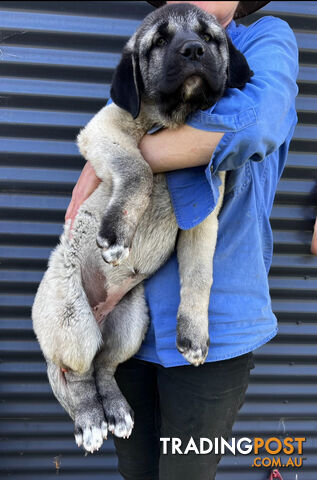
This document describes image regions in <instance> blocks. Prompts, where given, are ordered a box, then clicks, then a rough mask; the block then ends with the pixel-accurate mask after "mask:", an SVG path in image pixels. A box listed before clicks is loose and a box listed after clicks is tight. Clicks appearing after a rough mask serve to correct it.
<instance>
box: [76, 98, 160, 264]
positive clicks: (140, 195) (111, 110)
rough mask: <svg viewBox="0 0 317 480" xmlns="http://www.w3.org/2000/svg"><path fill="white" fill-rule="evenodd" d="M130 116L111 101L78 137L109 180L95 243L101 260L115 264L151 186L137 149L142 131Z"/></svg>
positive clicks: (98, 170) (121, 256)
mask: <svg viewBox="0 0 317 480" xmlns="http://www.w3.org/2000/svg"><path fill="white" fill-rule="evenodd" d="M144 133H145V132H143V131H142V130H141V129H140V128H137V126H136V125H135V122H134V120H133V118H132V117H131V115H130V114H129V113H127V112H125V111H124V110H122V109H120V108H119V107H117V106H116V105H114V104H112V105H109V106H107V107H105V108H103V109H102V110H101V111H100V112H98V113H97V114H96V115H95V116H94V117H93V118H92V120H91V121H90V122H89V123H88V125H87V126H86V127H85V128H84V129H83V130H82V131H81V132H80V134H79V136H78V146H79V148H80V151H81V153H82V154H83V156H84V157H85V158H86V160H89V162H90V163H91V164H92V166H93V168H94V170H95V172H96V174H97V176H98V177H99V178H100V179H101V180H102V181H103V182H108V183H109V181H111V182H112V193H111V199H110V202H109V204H108V205H107V208H106V210H105V213H104V215H103V218H102V221H101V226H100V229H99V234H98V237H97V243H98V245H99V247H100V248H102V250H103V251H102V256H103V258H104V260H105V261H106V262H108V263H112V264H113V265H118V264H119V263H120V262H121V261H123V260H124V259H125V258H126V257H127V256H128V255H129V247H130V246H131V242H132V238H133V235H134V233H135V230H136V227H137V225H138V223H139V220H140V218H141V216H142V215H143V213H144V211H145V210H146V208H147V206H148V203H149V200H150V195H151V192H152V187H153V173H152V170H151V168H150V166H149V165H148V164H147V162H146V161H145V160H144V158H143V157H142V155H141V152H140V150H139V149H138V146H137V145H138V141H139V140H140V138H141V137H142V134H144Z"/></svg>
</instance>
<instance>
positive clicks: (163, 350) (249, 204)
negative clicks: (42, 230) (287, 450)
mask: <svg viewBox="0 0 317 480" xmlns="http://www.w3.org/2000/svg"><path fill="white" fill-rule="evenodd" d="M150 3H153V4H156V6H160V5H163V4H164V3H165V2H150ZM166 3H168V4H169V3H181V2H166ZM185 3H192V4H195V5H196V6H198V7H200V8H202V9H203V10H205V11H207V13H210V14H213V15H215V16H216V17H217V19H218V21H219V22H220V23H221V25H222V26H223V27H224V28H226V31H227V34H228V36H229V37H230V38H231V40H232V42H233V44H234V45H235V47H236V48H237V49H239V50H240V51H241V52H242V53H243V54H244V55H245V57H246V59H247V61H248V63H249V65H250V68H251V69H252V70H253V72H254V76H253V77H252V79H251V81H250V83H248V84H247V85H246V86H245V88H243V89H242V90H238V89H230V91H229V90H228V91H227V92H226V94H225V96H224V97H223V98H222V99H221V100H219V101H218V102H217V104H216V105H215V106H214V107H212V108H211V109H209V110H205V111H199V112H197V113H196V114H194V115H192V116H190V117H189V118H188V120H187V123H186V125H184V126H181V127H180V128H178V129H177V130H168V129H165V130H160V131H158V132H156V133H155V134H152V135H151V134H148V135H145V136H144V137H143V139H142V140H141V143H140V149H141V152H142V154H143V156H144V158H145V160H146V161H147V162H148V163H149V164H150V166H151V168H152V170H153V172H154V173H158V172H168V173H167V182H168V187H169V192H170V196H171V200H172V203H173V207H174V212H175V215H176V219H177V222H178V225H179V227H180V228H181V229H189V228H193V227H194V226H195V225H197V224H198V223H199V222H201V221H202V220H203V219H204V218H206V216H207V215H208V214H209V213H210V212H211V211H212V210H213V208H214V206H215V203H216V199H217V198H216V197H217V186H218V172H219V171H222V170H226V171H227V178H226V190H225V198H224V203H223V207H222V211H221V212H220V215H219V231H218V242H217V248H216V252H215V256H214V272H213V275H214V283H213V286H212V290H211V296H210V309H209V319H210V348H209V354H208V356H207V359H206V362H205V363H204V364H203V365H201V366H199V367H194V366H192V365H189V364H188V363H186V361H185V359H184V358H183V357H182V355H181V354H180V353H179V352H178V351H177V349H176V344H175V337H176V313H177V307H178V304H179V289H180V285H179V278H178V268H177V259H176V255H172V257H171V258H170V259H169V261H168V262H167V263H166V264H165V265H164V266H163V267H162V268H161V269H160V270H159V271H158V272H157V273H156V274H155V275H153V276H152V277H151V278H150V279H149V280H147V281H146V282H145V292H146V299H147V303H148V307H149V312H150V317H151V324H150V327H149V330H148V333H147V335H146V338H145V340H144V342H143V344H142V346H141V349H140V350H139V352H138V353H137V355H135V357H133V358H132V359H130V360H128V361H127V362H125V363H123V364H121V365H120V366H119V367H118V369H117V372H116V380H117V383H118V385H119V387H120V389H121V391H122V393H123V394H124V396H125V397H126V399H127V401H128V402H129V404H130V406H131V407H132V409H133V410H134V414H135V425H134V429H133V431H132V434H131V437H130V438H129V439H121V438H114V442H115V446H116V451H117V454H118V459H119V471H120V473H121V474H122V476H123V478H124V479H126V480H158V479H160V480H169V479H173V480H187V479H192V478H194V477H196V478H199V479H200V480H207V479H208V480H211V479H213V478H215V474H216V469H217V465H218V462H219V460H220V458H221V454H220V453H215V452H211V453H209V454H208V455H203V454H197V452H195V451H193V450H192V451H189V453H187V454H186V455H183V454H182V453H183V452H182V450H183V451H184V449H185V447H186V446H187V445H188V443H189V442H190V440H191V438H193V439H194V441H195V442H196V444H199V439H200V438H209V439H210V440H211V441H214V439H215V438H220V437H222V438H229V437H230V434H231V430H232V426H233V424H234V421H235V419H236V416H237V413H238V411H239V409H240V407H241V406H242V404H243V401H244V397H245V392H246V389H247V386H248V381H249V373H250V369H251V368H253V360H252V351H253V350H254V349H256V348H258V347H260V346H261V345H263V344H265V343H266V342H268V341H269V340H270V339H271V338H273V337H274V336H275V335H276V333H277V326H276V323H277V322H276V317H275V316H274V314H273V312H272V308H271V301H270V295H269V287H268V279H267V275H268V271H269V268H270V265H271V258H272V232H271V228H270V223H269V215H270V212H271V208H272V204H273V200H274V195H275V191H276V186H277V183H278V181H279V178H280V176H281V174H282V171H283V168H284V166H285V162H286V158H287V152H288V148H289V143H290V141H291V138H292V135H293V132H294V128H295V125H296V122H297V116H296V111H295V97H296V95H297V91H298V89H297V85H296V78H297V74H298V53H297V45H296V40H295V37H294V34H293V32H292V31H291V29H290V28H289V26H288V25H287V23H285V22H283V21H282V20H280V19H277V18H273V17H265V18H262V19H261V20H259V21H257V22H255V23H254V24H252V25H251V26H249V27H244V26H242V25H239V26H237V25H236V23H235V21H234V20H233V19H234V18H241V17H243V16H246V15H248V14H249V13H252V12H253V11H255V10H257V9H259V8H261V6H263V5H264V4H266V3H268V2H231V1H229V2H222V1H217V2H213V1H211V2H209V1H208V2H204V1H202V2H200V1H193V2H185ZM157 4H159V5H157ZM205 41H206V39H205ZM98 184H99V179H98V178H97V177H96V175H95V173H94V171H93V169H92V167H91V166H90V164H89V163H87V164H86V165H85V167H84V169H83V172H82V174H81V176H80V178H79V180H78V182H77V185H76V187H75V188H74V191H73V196H72V201H71V203H70V205H69V208H68V210H67V213H66V220H71V221H73V220H74V218H75V215H76V212H77V210H78V208H79V206H80V205H81V204H82V203H83V202H84V201H85V200H86V199H87V198H88V197H89V195H90V194H91V193H92V192H93V191H94V190H95V189H96V188H97V186H98ZM160 438H170V439H171V438H176V439H177V440H178V445H179V449H178V450H177V451H176V452H173V451H172V450H171V449H170V448H169V447H167V451H163V448H162V447H163V445H162V442H160Z"/></svg>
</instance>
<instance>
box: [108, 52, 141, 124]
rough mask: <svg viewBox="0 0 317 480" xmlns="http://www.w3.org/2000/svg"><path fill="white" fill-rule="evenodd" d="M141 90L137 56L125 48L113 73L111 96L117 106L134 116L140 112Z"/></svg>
mask: <svg viewBox="0 0 317 480" xmlns="http://www.w3.org/2000/svg"><path fill="white" fill-rule="evenodd" d="M142 90H143V82H142V77H141V72H140V67H139V61H138V58H137V56H135V55H133V53H132V51H129V50H127V49H126V50H124V51H123V54H122V58H121V61H120V63H119V65H118V66H117V68H116V70H115V72H114V75H113V79H112V85H111V90H110V95H111V98H112V100H113V101H114V103H116V104H117V105H118V106H119V107H121V108H123V109H124V110H127V111H128V112H129V113H131V115H132V117H133V118H136V117H137V116H138V115H139V112H140V104H141V93H142Z"/></svg>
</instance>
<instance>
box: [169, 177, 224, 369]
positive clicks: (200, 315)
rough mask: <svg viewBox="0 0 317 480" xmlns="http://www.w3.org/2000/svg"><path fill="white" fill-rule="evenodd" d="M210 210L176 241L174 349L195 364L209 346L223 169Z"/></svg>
mask: <svg viewBox="0 0 317 480" xmlns="http://www.w3.org/2000/svg"><path fill="white" fill-rule="evenodd" d="M220 178H221V181H222V184H221V186H220V187H219V200H218V203H217V205H216V208H215V209H214V211H213V212H212V213H211V214H210V215H209V216H208V217H207V218H206V219H205V220H204V221H203V222H201V223H200V224H199V225H197V226H196V227H194V228H192V229H190V230H185V231H182V232H181V233H180V236H179V240H178V244H177V255H178V263H179V275H180V283H181V291H180V297H181V301H180V305H179V308H178V312H177V340H176V344H177V348H178V350H179V351H180V352H181V353H182V354H183V356H184V357H185V358H186V360H188V362H190V363H192V364H193V365H195V366H198V365H200V364H202V363H204V361H205V359H206V357H207V354H208V347H209V331H208V324H209V321H208V307H209V298H210V289H211V286H212V281H213V277H212V273H213V256H214V252H215V248H216V243H217V231H218V213H219V210H220V208H221V204H222V200H223V194H224V178H225V174H224V172H220Z"/></svg>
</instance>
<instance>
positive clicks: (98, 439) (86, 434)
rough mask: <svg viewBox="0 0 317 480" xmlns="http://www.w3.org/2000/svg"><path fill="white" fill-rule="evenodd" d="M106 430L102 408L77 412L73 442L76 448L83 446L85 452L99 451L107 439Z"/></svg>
mask: <svg viewBox="0 0 317 480" xmlns="http://www.w3.org/2000/svg"><path fill="white" fill-rule="evenodd" d="M107 435H108V428H107V422H106V421H105V417H104V413H103V409H102V406H101V405H100V408H99V407H97V408H96V407H93V408H92V409H89V410H86V409H85V410H82V411H79V412H78V413H77V414H76V415H75V440H76V443H77V445H78V447H81V446H83V447H84V449H85V450H86V451H87V452H90V453H93V452H95V451H96V450H99V448H100V447H101V445H102V444H103V441H104V439H106V438H107Z"/></svg>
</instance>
